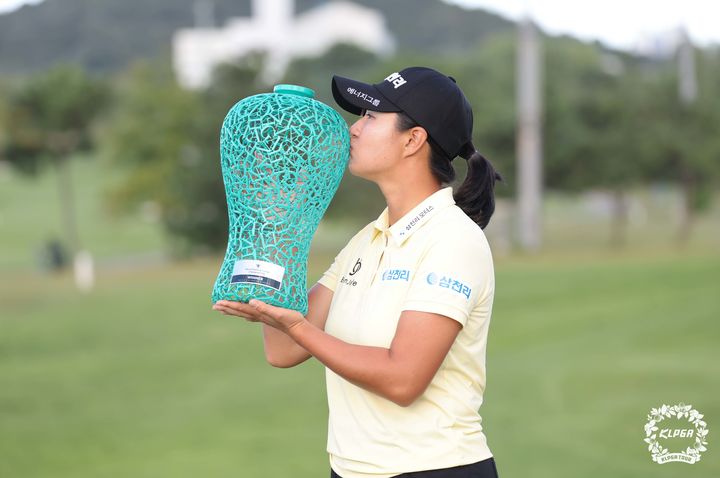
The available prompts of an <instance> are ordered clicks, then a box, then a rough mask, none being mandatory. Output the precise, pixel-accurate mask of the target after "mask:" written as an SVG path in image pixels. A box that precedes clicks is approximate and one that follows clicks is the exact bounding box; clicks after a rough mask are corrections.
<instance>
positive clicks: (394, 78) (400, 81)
mask: <svg viewBox="0 0 720 478" xmlns="http://www.w3.org/2000/svg"><path fill="white" fill-rule="evenodd" d="M385 81H389V82H390V83H392V84H393V85H395V89H396V90H397V89H398V87H399V86H402V85H404V84H405V83H407V81H405V79H404V78H403V77H402V76H400V73H398V72H397V71H396V72H395V73H393V74H391V75H390V76H388V77H387V78H385Z"/></svg>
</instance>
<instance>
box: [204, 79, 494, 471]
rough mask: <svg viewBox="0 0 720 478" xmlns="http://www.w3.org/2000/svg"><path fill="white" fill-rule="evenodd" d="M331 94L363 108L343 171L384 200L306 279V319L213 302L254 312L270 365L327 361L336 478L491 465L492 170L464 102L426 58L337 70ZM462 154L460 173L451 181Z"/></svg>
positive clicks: (231, 310)
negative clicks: (320, 270) (420, 63)
mask: <svg viewBox="0 0 720 478" xmlns="http://www.w3.org/2000/svg"><path fill="white" fill-rule="evenodd" d="M332 92H333V96H334V97H335V100H336V101H337V103H338V104H339V105H340V106H341V107H342V108H343V109H345V110H347V111H349V112H350V113H353V114H358V115H360V116H361V117H360V119H359V120H358V121H357V122H355V124H353V125H352V127H351V128H350V136H351V141H350V144H351V146H350V162H349V165H348V167H349V169H350V172H351V173H352V174H354V175H355V176H359V177H362V178H365V179H367V180H369V181H372V182H374V183H375V184H377V185H378V187H379V188H380V190H381V191H382V194H383V196H384V197H385V201H386V202H387V208H386V209H385V210H384V211H383V212H382V214H380V217H378V218H377V220H375V221H373V222H371V223H370V224H368V225H367V226H366V227H364V228H363V229H362V230H361V231H360V232H358V233H357V234H356V235H355V236H354V237H353V238H352V239H351V240H350V242H349V243H348V244H347V245H346V246H345V247H344V248H343V249H342V251H340V253H339V254H338V255H337V257H336V258H335V261H334V263H333V264H332V266H331V267H330V268H329V269H328V270H327V272H325V274H324V275H323V276H322V278H321V279H320V280H319V281H318V283H317V284H316V285H315V286H314V287H313V288H312V289H311V290H310V292H309V293H308V301H309V310H308V314H307V316H306V317H303V316H302V314H300V313H299V312H297V311H293V310H288V309H283V308H280V307H274V306H271V305H269V304H265V303H263V302H260V301H258V300H251V301H250V302H249V304H242V303H239V302H229V301H218V302H217V303H216V304H215V305H214V306H213V308H214V309H216V310H219V311H221V312H223V313H225V314H230V315H237V316H240V317H244V318H246V319H247V320H250V321H253V322H262V323H263V332H264V344H265V354H266V357H267V360H268V361H269V362H270V363H271V364H272V365H274V366H276V367H292V366H294V365H297V364H299V363H301V362H303V361H305V360H306V359H308V358H309V357H310V356H313V357H315V358H316V359H318V360H319V361H320V362H322V363H323V364H324V365H325V367H326V378H327V394H328V407H329V426H328V444H327V449H328V452H329V455H330V466H331V468H332V469H331V476H332V477H342V478H388V477H391V476H401V477H405V478H407V477H418V478H420V477H423V478H431V477H434V478H440V477H442V478H459V477H464V478H485V477H496V476H497V471H496V468H495V462H494V460H493V458H492V453H491V451H490V449H489V448H488V445H487V443H486V439H485V435H484V433H483V429H482V426H481V417H480V415H479V413H478V409H479V407H480V405H481V404H482V401H483V392H484V390H485V376H486V372H485V350H486V343H487V335H488V326H489V323H490V314H491V310H492V304H493V294H494V288H495V282H494V273H493V261H492V256H491V253H490V248H489V247H488V243H487V241H486V239H485V235H484V234H483V231H482V228H484V227H485V226H486V225H487V223H488V221H489V220H490V217H491V216H492V214H493V210H494V207H495V206H494V204H495V203H494V197H493V188H494V184H495V181H496V179H500V177H499V175H498V174H497V173H496V172H495V170H494V169H493V167H492V165H491V164H490V163H489V162H488V161H487V160H486V159H485V158H484V157H482V156H481V155H480V154H479V153H478V152H477V151H476V150H475V147H474V146H473V144H472V141H471V136H472V126H473V115H472V110H471V108H470V105H469V104H468V101H467V99H466V98H465V95H464V94H463V93H462V91H461V90H460V88H459V87H458V86H457V84H456V83H455V80H454V79H453V78H451V77H448V76H445V75H443V74H441V73H439V72H437V71H435V70H432V69H429V68H421V67H413V68H407V69H404V70H402V71H400V72H397V73H393V74H391V75H390V76H388V77H387V78H385V80H383V81H381V82H380V83H377V84H374V85H369V84H365V83H361V82H359V81H354V80H351V79H348V78H342V77H338V76H335V77H333V80H332ZM457 156H460V157H462V158H464V159H466V160H467V162H468V173H467V177H466V178H465V181H464V182H463V183H462V185H461V186H460V187H459V188H458V190H457V191H455V192H454V193H453V190H452V188H450V187H447V184H449V183H450V182H451V181H452V180H453V179H454V177H455V172H454V170H453V167H452V164H451V162H452V160H453V159H454V158H455V157H457Z"/></svg>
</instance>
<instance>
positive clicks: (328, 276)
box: [318, 227, 367, 292]
mask: <svg viewBox="0 0 720 478" xmlns="http://www.w3.org/2000/svg"><path fill="white" fill-rule="evenodd" d="M365 229H367V227H365V228H363V229H362V230H361V231H360V232H358V233H357V234H355V236H353V237H352V238H351V239H350V241H348V243H347V244H346V245H345V247H343V248H342V250H341V251H340V252H339V253H338V255H337V256H335V260H333V263H332V264H331V265H330V268H329V269H328V270H326V271H325V273H324V274H323V275H322V277H320V279H318V284H322V285H324V286H325V287H327V288H328V289H330V290H331V291H333V292H335V288H336V287H337V283H338V281H339V280H340V277H341V276H342V273H341V272H340V271H342V270H344V269H345V268H346V267H347V262H348V257H349V256H350V255H351V253H352V251H353V250H354V248H355V244H356V243H357V240H358V237H360V236H361V235H362V234H363V232H365Z"/></svg>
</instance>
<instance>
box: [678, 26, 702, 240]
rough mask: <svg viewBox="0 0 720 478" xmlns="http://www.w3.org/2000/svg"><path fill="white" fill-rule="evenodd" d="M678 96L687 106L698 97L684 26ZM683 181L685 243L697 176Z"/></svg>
mask: <svg viewBox="0 0 720 478" xmlns="http://www.w3.org/2000/svg"><path fill="white" fill-rule="evenodd" d="M677 56H678V97H679V99H680V103H681V104H682V105H683V106H684V107H685V108H690V107H691V106H692V105H693V104H694V103H695V100H696V99H697V95H698V85H697V75H696V73H695V47H694V46H693V44H692V41H691V40H690V37H689V36H688V34H687V31H686V30H685V29H684V28H682V29H681V30H680V44H679V45H678V54H677ZM680 176H681V177H680V180H681V181H682V207H681V208H680V220H679V223H680V224H679V228H678V234H677V242H678V243H679V244H681V245H682V244H685V243H686V242H687V240H688V238H689V237H690V229H691V228H692V217H693V211H692V201H693V196H694V195H695V188H696V182H697V178H696V177H695V176H694V175H693V174H692V173H691V172H690V171H689V170H688V169H686V170H685V171H682V172H681V173H680Z"/></svg>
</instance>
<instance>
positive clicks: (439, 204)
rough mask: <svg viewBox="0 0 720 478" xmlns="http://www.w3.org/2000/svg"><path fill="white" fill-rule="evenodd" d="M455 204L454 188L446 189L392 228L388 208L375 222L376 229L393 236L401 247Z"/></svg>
mask: <svg viewBox="0 0 720 478" xmlns="http://www.w3.org/2000/svg"><path fill="white" fill-rule="evenodd" d="M453 204H455V199H454V198H453V190H452V187H446V188H443V189H440V190H439V191H436V192H434V193H433V194H431V195H430V196H428V197H426V198H425V199H424V200H423V201H422V202H421V203H420V204H418V205H417V206H415V207H414V208H412V209H411V210H410V211H409V212H408V213H407V214H405V215H404V216H403V217H401V218H400V219H399V220H398V221H397V222H396V223H395V224H393V225H392V226H388V208H387V207H386V208H385V210H384V211H383V212H382V213H381V214H380V216H379V217H378V218H377V220H376V221H375V229H377V230H378V231H380V232H384V233H387V234H388V235H390V236H392V238H393V239H394V240H395V243H396V244H397V245H399V246H400V245H402V244H403V242H405V241H406V240H407V238H409V237H410V236H412V235H413V233H414V232H415V231H417V230H418V229H420V227H421V226H422V225H423V224H425V223H426V222H428V221H429V220H430V218H431V217H433V216H434V215H435V214H437V213H438V212H439V211H440V210H442V209H445V208H446V207H448V206H452V205H453Z"/></svg>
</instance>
